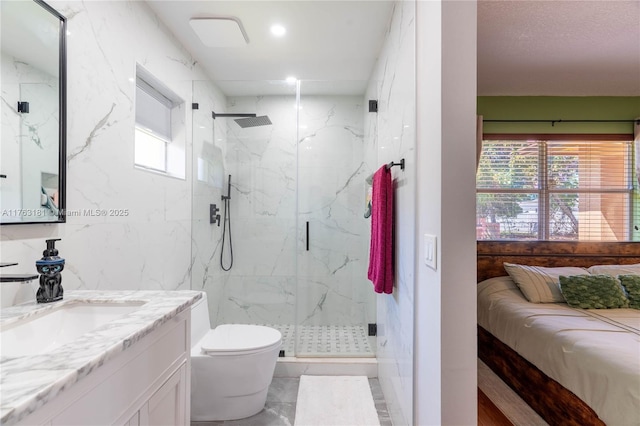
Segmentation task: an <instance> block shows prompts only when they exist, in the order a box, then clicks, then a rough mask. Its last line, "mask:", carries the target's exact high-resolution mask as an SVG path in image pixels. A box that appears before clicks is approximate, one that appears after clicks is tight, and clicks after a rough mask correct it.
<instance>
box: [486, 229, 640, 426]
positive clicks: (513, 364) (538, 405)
mask: <svg viewBox="0 0 640 426" xmlns="http://www.w3.org/2000/svg"><path fill="white" fill-rule="evenodd" d="M477 249H478V282H481V281H484V280H486V279H488V278H492V277H499V276H504V275H507V273H506V271H505V270H504V268H503V267H502V264H503V262H509V263H518V264H522V265H537V266H550V267H554V266H578V267H580V266H581V267H589V266H592V265H605V264H616V265H620V264H634V263H640V243H628V242H625V243H612V242H559V241H478V243H477ZM478 357H479V358H480V359H481V360H482V361H483V362H484V363H485V364H486V365H487V366H488V367H489V368H491V370H493V371H494V372H495V373H496V374H497V375H498V376H499V377H500V378H501V379H502V380H503V381H504V382H505V383H507V384H508V385H509V386H510V387H511V388H512V389H513V390H514V391H515V392H516V393H518V395H520V397H521V398H522V399H523V400H524V401H525V402H526V403H527V404H529V406H531V408H533V409H534V410H535V411H536V412H537V413H538V414H539V415H540V416H541V417H542V418H543V419H544V420H545V421H547V423H549V424H550V425H575V426H589V425H594V426H595V425H598V426H601V425H604V423H603V422H602V420H600V419H599V418H598V416H597V415H596V413H595V411H593V410H592V409H591V408H590V407H589V406H588V405H587V404H586V403H585V402H584V401H582V400H581V399H580V398H578V397H577V396H576V395H575V394H574V393H572V392H571V391H569V390H567V389H566V388H564V387H563V386H562V385H560V384H559V383H558V382H556V381H555V380H553V379H551V378H550V377H548V376H547V375H546V374H544V373H543V372H542V371H540V370H539V369H538V368H537V367H535V366H534V365H533V364H531V363H530V362H529V361H527V360H526V359H524V358H523V357H521V356H520V355H519V354H518V353H517V352H516V351H514V350H513V349H511V348H510V347H509V346H507V345H505V344H504V343H503V342H501V341H500V340H498V339H497V338H496V337H494V336H493V335H492V334H491V333H489V332H488V331H487V330H485V329H484V328H482V327H480V326H478Z"/></svg>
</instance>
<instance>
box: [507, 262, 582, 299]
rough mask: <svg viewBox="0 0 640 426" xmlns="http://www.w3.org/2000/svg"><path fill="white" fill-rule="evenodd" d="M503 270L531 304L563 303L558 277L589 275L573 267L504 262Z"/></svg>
mask: <svg viewBox="0 0 640 426" xmlns="http://www.w3.org/2000/svg"><path fill="white" fill-rule="evenodd" d="M504 269H505V271H507V273H508V274H509V276H510V277H511V278H512V279H513V281H515V283H516V285H517V286H518V287H519V288H520V291H522V294H524V297H526V298H527V300H528V301H529V302H532V303H556V302H565V300H564V297H563V296H562V293H561V292H560V275H565V276H571V275H589V272H588V271H587V270H586V269H585V268H576V267H573V266H564V267H558V268H545V267H543V266H527V265H517V264H515V263H507V262H504Z"/></svg>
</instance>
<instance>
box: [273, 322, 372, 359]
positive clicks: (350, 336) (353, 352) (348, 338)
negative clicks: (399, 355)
mask: <svg viewBox="0 0 640 426" xmlns="http://www.w3.org/2000/svg"><path fill="white" fill-rule="evenodd" d="M263 325H266V326H268V327H273V328H275V329H277V330H279V331H280V333H282V349H283V350H284V351H285V356H291V355H292V354H294V353H296V351H295V349H296V331H297V332H298V333H299V339H300V340H299V342H298V352H297V355H325V354H341V355H348V356H372V355H373V354H374V353H373V349H372V347H371V343H370V342H369V339H372V338H370V337H369V336H368V333H367V329H366V328H365V327H364V326H361V325H303V326H295V325H291V324H263Z"/></svg>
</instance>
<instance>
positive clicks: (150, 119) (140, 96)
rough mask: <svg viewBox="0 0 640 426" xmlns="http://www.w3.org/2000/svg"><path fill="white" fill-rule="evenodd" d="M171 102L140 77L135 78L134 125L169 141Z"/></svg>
mask: <svg viewBox="0 0 640 426" xmlns="http://www.w3.org/2000/svg"><path fill="white" fill-rule="evenodd" d="M172 107H173V102H172V101H171V100H170V99H169V98H167V97H166V96H164V95H163V94H162V93H160V92H159V91H158V90H156V89H154V88H153V87H152V86H151V85H149V84H148V83H147V82H145V81H144V80H142V79H141V78H140V77H138V78H137V79H136V125H137V126H138V127H140V128H141V129H142V130H144V131H146V132H149V133H151V134H153V135H154V136H155V137H157V138H160V139H162V140H163V141H165V142H171V108H172Z"/></svg>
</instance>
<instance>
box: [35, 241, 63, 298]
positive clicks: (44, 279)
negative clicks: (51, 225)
mask: <svg viewBox="0 0 640 426" xmlns="http://www.w3.org/2000/svg"><path fill="white" fill-rule="evenodd" d="M56 241H60V238H56V239H52V240H47V249H46V250H45V251H43V252H42V259H40V260H36V269H37V270H38V272H39V273H40V288H39V289H38V292H37V293H36V301H37V302H38V303H49V302H55V301H56V300H62V294H63V293H64V290H63V289H62V276H61V275H60V272H61V271H62V270H63V269H64V259H62V258H61V257H59V256H58V250H56V247H55V244H56Z"/></svg>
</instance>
